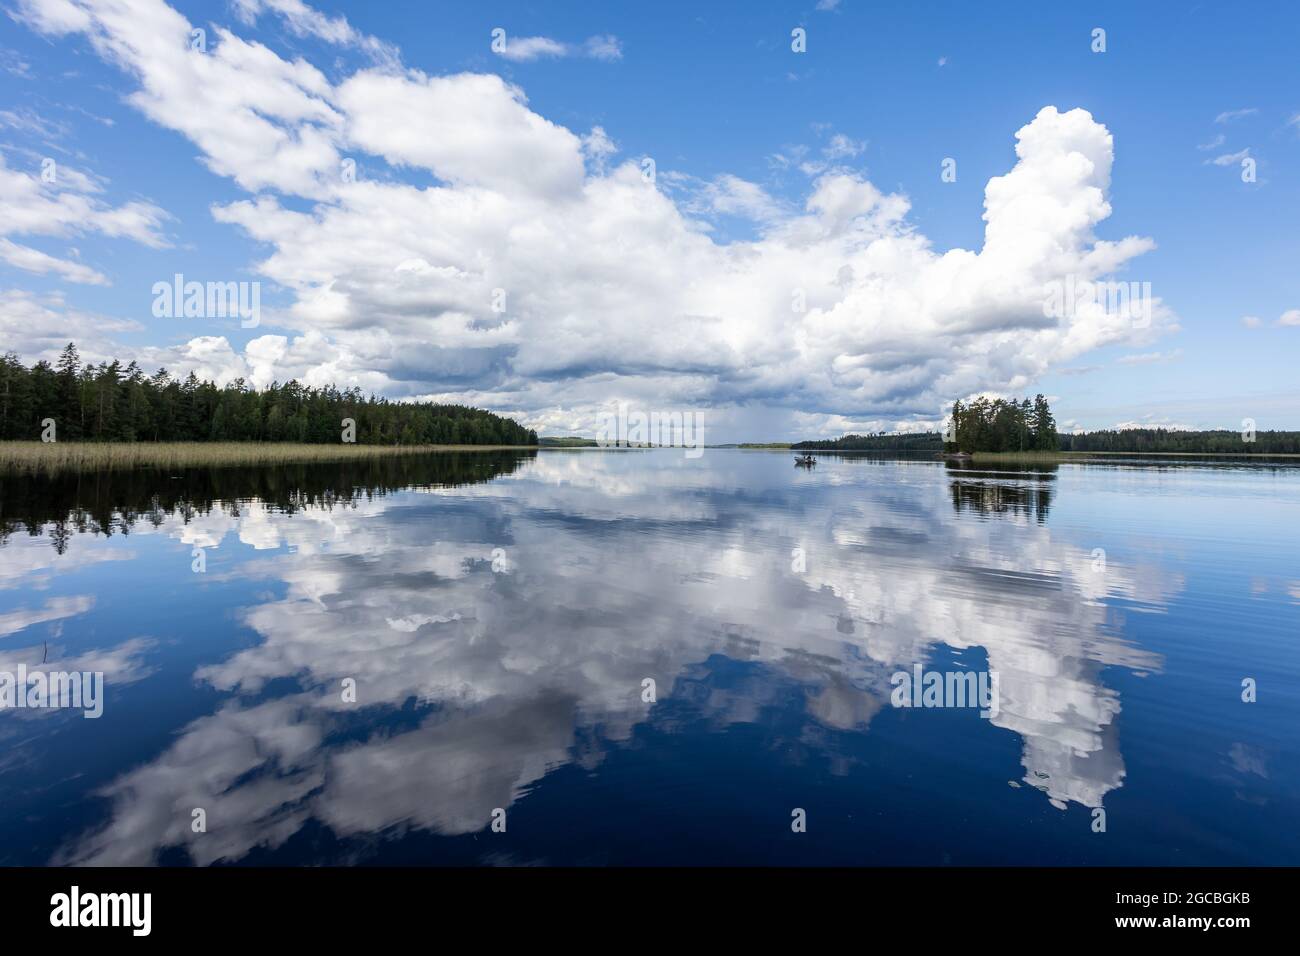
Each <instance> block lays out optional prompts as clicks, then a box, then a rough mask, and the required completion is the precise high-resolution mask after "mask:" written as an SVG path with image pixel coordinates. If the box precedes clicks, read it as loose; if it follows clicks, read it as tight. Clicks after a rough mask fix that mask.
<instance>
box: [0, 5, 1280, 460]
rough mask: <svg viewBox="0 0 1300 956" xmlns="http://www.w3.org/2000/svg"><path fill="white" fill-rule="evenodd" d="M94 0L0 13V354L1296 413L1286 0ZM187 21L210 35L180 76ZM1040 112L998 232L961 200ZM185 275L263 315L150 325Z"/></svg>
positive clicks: (522, 383) (787, 415)
mask: <svg viewBox="0 0 1300 956" xmlns="http://www.w3.org/2000/svg"><path fill="white" fill-rule="evenodd" d="M121 3H122V5H124V6H126V7H129V8H131V9H130V10H129V12H128V14H127V15H125V16H121V17H117V16H114V15H113V12H112V11H113V8H114V7H115V6H117V5H116V4H110V3H102V4H101V3H100V2H99V0H5V3H4V9H5V11H6V13H7V16H4V17H2V18H0V155H2V156H3V159H4V163H5V167H4V170H3V172H4V174H5V180H4V181H5V188H4V191H3V192H0V212H3V213H4V216H3V219H0V223H3V225H0V243H8V245H7V246H4V245H0V251H4V252H5V253H6V255H4V256H3V257H0V294H3V296H4V298H3V300H0V303H2V304H3V306H4V311H5V314H4V317H3V318H2V319H0V329H3V331H4V338H5V340H6V341H5V342H4V343H3V346H4V347H5V348H6V349H14V350H15V351H18V352H20V354H23V355H24V357H26V358H28V359H29V360H30V359H34V358H37V357H41V356H48V355H50V354H51V353H52V350H56V349H57V347H58V346H59V344H61V342H62V341H66V340H67V339H69V338H75V339H76V340H77V341H78V343H79V345H80V346H81V347H82V350H83V352H85V353H86V354H87V355H89V356H91V357H95V358H102V357H105V356H108V355H114V354H115V355H120V356H123V357H125V358H138V359H139V360H140V361H141V362H142V363H148V364H149V366H150V367H155V366H157V365H159V364H166V365H167V366H168V367H169V368H173V369H179V370H184V369H188V368H194V369H196V370H198V371H199V372H200V373H201V374H208V375H214V376H216V377H219V378H230V377H234V376H235V375H243V376H244V377H246V378H249V379H251V380H253V381H256V382H259V383H265V381H267V380H269V378H271V377H276V378H281V379H283V378H287V377H290V376H298V377H302V378H306V379H308V380H311V381H336V382H338V383H339V384H341V385H346V384H354V383H355V384H360V385H361V386H362V387H364V388H367V389H373V390H377V391H382V392H384V393H386V394H390V395H392V396H394V397H407V396H422V397H438V398H446V397H451V396H455V397H457V398H460V399H463V400H467V401H470V402H473V403H475V404H482V405H486V406H488V407H491V408H494V409H498V410H503V411H508V412H511V413H513V414H516V415H517V416H518V417H520V418H522V419H524V420H526V421H528V423H530V424H532V425H534V426H535V427H538V428H539V429H541V430H542V431H544V432H550V433H567V432H570V431H578V432H583V431H585V432H588V433H590V432H591V430H592V428H593V425H594V422H595V421H596V420H597V419H598V418H599V416H600V414H601V409H602V408H604V407H606V406H608V404H609V403H610V402H613V401H619V400H624V401H630V402H632V403H634V404H641V405H645V406H647V407H650V408H664V409H668V408H702V409H707V410H708V411H709V414H710V422H711V425H710V430H711V432H712V434H711V435H710V440H718V441H727V440H746V439H778V438H783V437H805V436H810V435H813V434H818V435H821V434H834V433H838V432H839V431H841V430H848V429H876V430H878V429H887V430H892V429H894V428H917V427H923V426H926V425H927V424H929V423H932V422H935V421H937V420H938V419H939V418H940V417H941V414H942V407H943V405H944V404H945V403H947V402H950V401H951V400H952V399H953V398H957V397H962V398H965V397H967V396H969V395H972V394H976V393H979V392H988V393H997V394H1002V393H1025V392H1034V391H1042V392H1044V393H1046V394H1048V395H1050V396H1053V397H1054V399H1055V401H1054V404H1055V406H1056V408H1057V410H1058V419H1060V420H1061V421H1063V422H1067V423H1070V424H1071V425H1077V426H1080V427H1087V428H1094V427H1111V426H1114V425H1116V424H1119V423H1130V422H1132V423H1148V422H1149V423H1154V424H1172V425H1188V426H1196V427H1233V428H1235V427H1238V426H1239V424H1240V422H1241V420H1242V419H1243V418H1246V417H1251V418H1254V419H1256V420H1257V422H1258V423H1259V427H1260V428H1270V427H1275V428H1300V387H1297V386H1296V385H1295V374H1294V371H1293V368H1294V366H1295V358H1296V356H1297V348H1298V346H1300V312H1297V311H1295V310H1300V269H1298V268H1297V267H1296V263H1297V262H1300V230H1298V229H1297V228H1296V224H1297V223H1298V222H1300V191H1298V188H1297V180H1298V178H1300V82H1297V79H1298V76H1297V74H1298V72H1300V71H1298V68H1297V65H1296V62H1297V61H1296V57H1295V49H1294V38H1295V36H1296V28H1297V26H1300V11H1298V10H1297V8H1296V7H1295V6H1294V5H1293V4H1284V3H1277V4H1269V3H1262V4H1253V5H1251V6H1250V8H1249V10H1247V11H1243V10H1242V9H1241V8H1240V7H1235V6H1233V5H1231V4H1216V3H1195V4H1185V5H1184V4H1172V3H1161V4H1142V5H1135V4H1125V3H1115V4H1088V5H1084V4H1070V5H1055V4H1054V5H1046V4H1012V3H1005V4H994V5H990V6H983V7H978V8H977V7H974V6H972V5H970V4H959V3H938V4H925V5H922V4H912V3H867V2H860V0H859V2H855V0H841V2H839V3H838V4H834V5H831V4H828V3H822V4H820V5H817V4H811V3H810V4H803V5H799V4H780V3H772V4H753V3H746V4H741V3H735V4H725V3H718V4H707V5H702V4H692V3H680V4H674V3H666V4H660V5H656V6H654V7H653V8H646V7H644V6H641V5H634V4H628V5H612V4H611V5H602V6H601V7H600V8H590V9H589V8H586V7H585V6H579V5H567V4H550V5H548V4H496V3H492V4H487V3H484V4H438V5H430V4H421V3H384V4H352V3H320V4H317V5H315V6H314V7H307V6H305V5H304V4H302V3H300V2H298V0H238V2H236V3H230V4H226V3H174V4H172V5H171V9H170V10H169V9H168V8H167V5H165V4H163V3H162V2H161V0H121ZM818 6H823V7H825V6H831V9H818ZM173 11H174V12H173ZM182 18H183V19H182ZM183 21H188V22H189V26H190V27H203V28H204V29H205V30H207V34H208V38H209V39H210V41H211V42H210V43H209V44H208V48H207V49H206V50H204V51H187V52H186V54H185V55H182V56H178V57H177V58H176V59H175V60H174V62H173V61H172V59H171V58H172V56H173V53H174V51H175V50H176V49H177V48H178V47H180V46H181V44H182V43H183V40H184V36H185V35H186V34H187V33H188V29H185V24H184V22H183ZM797 27H801V28H803V29H804V30H805V31H806V37H807V43H806V46H807V50H806V52H804V53H795V52H793V51H792V50H791V31H792V30H793V29H795V28H797ZM1097 27H1101V28H1104V29H1105V31H1106V34H1105V42H1106V49H1105V52H1093V50H1092V49H1091V47H1092V45H1093V38H1092V31H1093V29H1094V28H1097ZM496 28H501V29H503V30H504V31H505V36H506V47H505V51H506V55H502V53H501V52H500V51H495V52H494V50H493V49H492V47H491V42H492V31H493V30H494V29H496ZM221 29H229V30H230V31H231V39H230V40H229V41H227V40H226V39H225V37H223V36H221V35H220V30H221ZM160 35H162V36H168V38H169V39H168V40H167V43H169V44H170V45H169V46H167V48H166V51H167V52H166V55H165V56H164V55H162V53H160V52H159V50H160V49H161V48H158V47H153V46H151V44H152V43H154V42H156V38H157V37H158V36H160ZM151 37H153V38H155V39H153V40H151V39H150V38H151ZM511 44H515V45H514V46H511ZM197 57H206V58H207V60H206V61H205V62H198V63H196V62H195V61H194V58H197ZM492 77H499V78H500V80H503V81H504V83H501V82H499V81H497V80H493V79H490V78H492ZM444 80H445V82H442V81H444ZM1046 107H1055V108H1056V111H1059V112H1056V111H1054V113H1053V115H1051V116H1041V115H1040V111H1042V110H1044V108H1046ZM1076 109H1081V110H1085V111H1087V114H1090V116H1089V117H1088V119H1087V120H1086V121H1085V120H1084V119H1083V118H1082V117H1083V114H1074V113H1071V112H1070V111H1072V110H1076ZM250 116H251V117H253V118H254V119H253V120H250V119H249V117H250ZM259 117H260V119H259ZM1036 117H1039V119H1038V120H1036V119H1035V118H1036ZM1066 117H1069V118H1068V119H1067V118H1066ZM1031 123H1033V124H1034V127H1033V128H1034V130H1035V131H1036V132H1035V133H1034V134H1033V136H1032V137H1031V138H1032V139H1033V140H1034V141H1035V142H1039V143H1040V144H1041V145H1040V147H1039V149H1038V152H1037V153H1036V154H1035V155H1033V156H1029V157H1021V158H1020V159H1021V160H1022V164H1021V167H1020V168H1019V171H1018V173H1017V174H1015V175H1014V176H1013V177H1010V178H1011V180H1012V181H1011V183H1010V184H1009V185H1008V189H1009V190H1010V191H1011V193H1012V195H1011V197H1010V199H1009V201H1008V203H1007V212H1006V213H1005V214H1004V215H1003V218H1002V220H1001V222H1002V225H1001V226H1000V227H999V228H1001V229H1002V230H1003V232H1002V240H1001V242H1002V245H1001V246H1000V247H999V251H997V253H996V254H994V250H992V249H988V250H983V247H984V245H985V226H986V223H985V221H984V220H983V218H982V216H983V214H984V211H985V199H986V193H985V190H986V186H987V185H988V183H989V181H990V179H992V178H994V177H1005V176H1008V174H1009V173H1012V171H1013V169H1016V168H1017V161H1018V157H1017V154H1016V151H1015V148H1016V133H1017V131H1018V130H1021V129H1022V128H1026V127H1027V126H1028V125H1029V124H1031ZM304 130H307V133H306V134H304ZM595 130H599V131H600V133H599V134H596V133H595V132H594V131H595ZM1106 134H1109V137H1110V140H1109V143H1106V142H1105V141H1104V140H1105V135H1106ZM295 142H296V143H298V144H299V146H301V144H302V143H303V142H305V143H307V145H306V146H302V148H300V149H297V150H295V149H294V148H293V146H294V144H295ZM579 143H581V144H582V145H581V147H579V145H578V144H579ZM602 143H603V144H607V145H605V146H602V145H601V144H602ZM645 157H650V158H652V159H653V161H654V164H655V170H656V177H657V178H656V181H655V182H654V183H652V184H650V188H651V189H653V190H655V191H657V195H656V196H646V195H645V194H644V193H643V192H639V191H638V190H639V189H640V186H642V185H645V184H644V182H642V181H641V179H640V178H639V177H638V176H636V175H633V174H634V173H639V172H640V171H641V170H642V169H643V165H642V163H643V159H644V158H645ZM1070 157H1075V158H1085V157H1086V160H1087V162H1089V163H1090V164H1091V165H1093V166H1096V167H1097V168H1098V169H1103V168H1104V167H1106V165H1107V164H1109V172H1108V174H1106V175H1103V174H1102V173H1094V174H1092V176H1091V178H1089V177H1087V176H1085V177H1082V178H1080V179H1078V180H1077V181H1074V180H1070V179H1069V176H1070V174H1069V170H1070V169H1071V168H1072V167H1071V165H1070V162H1071V161H1070ZM340 158H351V159H353V160H354V161H355V162H356V165H357V171H358V174H357V180H358V181H359V182H360V183H363V184H367V187H373V188H374V189H375V190H376V193H375V194H374V195H373V196H372V195H369V194H367V195H366V196H364V197H363V198H362V199H358V198H356V195H355V193H352V194H349V193H345V192H343V191H342V190H341V189H340V188H339V187H338V186H337V185H336V184H335V183H334V182H333V181H332V180H330V176H331V170H333V169H334V168H335V167H336V166H337V165H338V160H339V159H340ZM945 158H952V159H955V160H956V173H957V175H956V181H954V182H944V181H942V180H941V177H940V169H941V163H942V162H943V160H944V159H945ZM44 159H53V160H54V161H55V162H56V163H57V164H58V165H57V168H58V170H59V172H60V173H61V174H62V175H61V176H60V178H59V180H58V181H57V182H56V183H54V184H50V183H42V182H41V181H40V179H39V176H40V169H41V162H42V160H44ZM1242 159H1250V160H1253V162H1254V177H1255V181H1254V182H1245V181H1243V168H1242V166H1241V160H1242ZM575 163H576V164H577V167H575V166H574V164H575ZM574 168H578V171H577V173H576V174H575V173H574V171H573V169H574ZM620 170H622V171H621V172H620ZM575 175H576V177H577V178H576V179H575V178H574V177H575ZM868 183H869V184H870V186H869V187H868V186H865V185H863V184H868ZM1098 183H1102V184H1103V185H1102V187H1101V193H1099V194H1097V195H1098V196H1100V197H1101V201H1103V202H1104V203H1107V204H1108V205H1109V215H1105V214H1102V213H1098V212H1097V211H1096V208H1097V207H1096V205H1095V203H1093V199H1094V198H1095V197H1094V194H1093V193H1092V192H1090V191H1089V190H1091V189H1093V188H1094V187H1097V185H1098ZM579 193H580V194H581V198H580V199H579V198H578V196H579ZM818 197H820V198H818ZM426 199H427V200H428V206H427V208H425V206H423V205H422V203H423V202H424V200H426ZM629 204H631V205H632V206H635V208H630V207H629ZM900 204H901V205H900ZM1088 204H1092V212H1090V213H1087V214H1086V215H1085V219H1086V222H1085V223H1084V224H1083V226H1081V227H1080V228H1081V229H1082V230H1083V231H1082V232H1080V231H1078V230H1071V231H1068V234H1067V232H1065V231H1061V229H1058V228H1057V226H1056V225H1054V224H1056V223H1060V222H1062V221H1063V220H1064V219H1065V218H1066V211H1068V210H1076V211H1078V210H1079V209H1080V208H1081V206H1082V205H1088ZM6 207H7V208H6ZM832 207H833V210H832ZM308 227H310V228H308ZM370 230H373V234H372V233H371V231H370ZM1021 233H1023V235H1021ZM1126 237H1145V238H1147V239H1149V240H1150V243H1147V244H1145V245H1144V246H1143V248H1145V249H1146V251H1135V249H1130V250H1128V252H1126V253H1125V254H1122V255H1117V256H1116V257H1115V258H1114V264H1115V269H1114V270H1113V271H1102V272H1098V271H1096V269H1097V268H1098V265H1097V258H1098V257H1097V256H1096V255H1092V256H1091V257H1090V255H1089V253H1090V250H1093V249H1094V246H1095V243H1096V242H1097V241H1101V242H1103V243H1104V242H1106V241H1111V242H1118V241H1120V240H1123V239H1125V238H1126ZM1152 244H1153V247H1150V246H1151V245H1152ZM1148 247H1149V248H1148ZM954 249H964V250H970V252H971V255H972V256H974V255H976V254H979V255H980V258H979V260H978V261H976V260H969V259H968V258H967V257H966V256H964V255H950V256H947V257H946V258H944V257H945V254H946V253H950V252H951V251H952V250H954ZM982 250H983V251H982ZM1035 250H1037V251H1035ZM1052 250H1054V251H1052ZM552 257H553V258H552ZM845 264H848V266H847V267H848V268H849V270H850V273H849V275H848V277H847V278H846V277H845V275H844V274H843V273H841V272H839V270H840V269H841V268H843V267H844V266H845ZM177 272H179V273H183V274H184V275H185V276H186V277H187V278H193V279H198V280H200V281H208V280H210V281H249V282H253V281H257V282H260V283H261V291H262V296H263V303H264V311H263V314H262V316H261V318H260V321H259V324H258V326H257V327H256V328H247V329H246V328H241V327H240V323H239V322H238V321H237V320H231V319H229V318H225V317H210V318H204V317H199V318H190V319H182V318H158V317H155V316H154V315H153V314H151V305H152V302H153V295H152V292H151V289H152V286H153V284H154V283H156V282H158V281H160V280H169V279H170V278H171V276H172V275H173V274H174V273H177ZM954 274H957V275H958V278H957V279H955V280H953V285H952V289H949V290H948V291H946V292H944V293H943V294H940V293H937V292H935V289H936V288H937V287H939V286H940V285H944V283H946V282H948V281H949V279H951V278H952V276H953V275H954ZM1069 274H1075V275H1078V276H1080V277H1081V278H1083V277H1085V276H1086V277H1087V278H1090V279H1092V280H1094V281H1104V280H1105V279H1107V278H1114V279H1118V280H1123V281H1127V282H1140V283H1143V282H1149V283H1150V289H1151V293H1152V295H1153V296H1154V297H1155V298H1156V299H1158V300H1159V305H1158V307H1157V310H1156V320H1155V322H1154V323H1152V327H1151V328H1148V329H1140V330H1137V331H1131V330H1130V331H1124V330H1117V328H1116V327H1115V326H1114V325H1113V324H1108V323H1106V322H1104V321H1101V320H1097V319H1095V317H1094V319H1077V321H1072V320H1066V321H1063V322H1062V323H1060V324H1059V327H1057V328H1053V329H1044V328H1043V327H1042V323H1040V322H1037V321H1036V320H1035V318H1034V315H1033V313H1034V295H1035V293H1034V291H1033V290H1034V289H1041V287H1042V285H1043V283H1044V282H1047V281H1057V280H1058V279H1060V278H1062V277H1064V276H1066V275H1069ZM837 276H838V278H836V277H837ZM1013 287H1014V288H1013ZM498 288H499V289H503V290H504V291H505V292H506V293H507V294H508V296H509V301H510V303H511V305H510V306H509V307H507V308H505V309H504V310H502V311H496V310H494V309H492V308H491V307H489V306H488V305H487V303H488V301H489V299H490V295H489V293H490V292H491V291H492V290H494V289H498ZM945 288H946V286H945ZM800 290H802V292H803V293H804V294H805V295H806V299H807V306H806V309H805V311H801V312H794V311H792V307H791V305H790V301H791V297H792V295H793V294H794V293H795V292H797V291H800ZM1245 317H1251V320H1247V321H1243V320H1244V319H1245ZM1073 318H1074V317H1072V319H1073Z"/></svg>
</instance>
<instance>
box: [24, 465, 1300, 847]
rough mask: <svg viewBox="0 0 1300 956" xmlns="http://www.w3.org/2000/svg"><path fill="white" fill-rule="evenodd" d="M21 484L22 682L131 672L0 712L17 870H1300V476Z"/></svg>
mask: <svg viewBox="0 0 1300 956" xmlns="http://www.w3.org/2000/svg"><path fill="white" fill-rule="evenodd" d="M0 509H2V510H0V532H2V533H3V534H4V537H3V543H2V544H0V671H3V672H7V673H9V674H11V675H17V674H19V673H20V670H19V669H20V668H22V669H23V672H25V673H27V674H28V675H29V679H30V674H31V672H34V671H42V670H44V671H46V672H52V671H61V672H64V673H68V674H72V673H75V674H81V675H92V674H100V675H102V693H101V695H100V697H99V699H98V701H97V702H96V707H97V708H98V709H99V710H100V711H101V713H100V714H99V715H98V716H96V717H87V716H85V715H86V714H87V713H90V708H89V705H88V704H87V702H86V701H85V700H83V702H82V707H81V709H78V708H77V707H74V706H64V707H48V706H47V707H41V706H24V707H18V706H16V704H14V705H12V706H9V707H7V708H6V709H4V710H3V711H0V769H2V770H3V773H0V863H4V864H45V863H89V864H128V865H136V864H140V865H147V864H199V865H209V864H249V865H254V864H353V863H375V864H497V865H502V864H505V865H510V864H515V865H525V864H567V865H603V864H613V865H617V864H688V865H689V864H881V865H892V864H903V865H945V864H951V865H972V864H994V865H998V864H1060V865H1074V864H1085V865H1094V864H1096V865H1100V864H1109V865H1135V864H1136V865H1143V864H1153V865H1154V864H1174V865H1178V864H1186V865H1239V864H1297V863H1300V835H1298V832H1297V827H1296V820H1297V818H1298V817H1300V759H1297V757H1298V756H1300V755H1298V753H1297V751H1298V749H1300V746H1298V744H1297V728H1300V549H1298V548H1297V544H1296V534H1297V530H1300V467H1295V466H1292V465H1288V464H1285V463H1280V464H1263V463H1207V462H1200V463H1198V462H1180V461H1172V460H1147V461H1141V460H1137V461H1133V460H1126V461H1106V462H1101V463H1096V464H1076V463H1068V464H1061V465H1059V466H1051V465H1048V466H1021V467H1016V466H1011V465H988V466H974V465H968V464H959V463H945V462H940V461H931V460H925V459H923V458H916V459H910V460H909V459H897V458H895V459H886V458H880V457H873V456H869V455H858V456H852V455H844V456H832V455H821V456H820V457H819V461H818V464H817V465H816V467H815V468H811V469H805V468H798V467H795V466H794V465H793V462H792V455H791V454H789V453H786V452H763V451H745V450H724V449H709V450H706V451H705V452H704V453H703V455H702V456H700V457H698V458H690V457H687V456H686V455H685V454H683V452H682V451H680V450H671V449H664V450H656V451H615V450H573V451H542V452H523V451H521V452H482V453H472V452H470V453H463V454H443V455H433V456H428V457H402V458H385V459H378V460H374V461H362V462H352V463H344V464H333V465H312V466H292V467H277V468H261V469H219V470H213V471H187V472H185V473H183V474H179V475H171V474H167V473H157V472H151V471H143V472H129V473H119V474H114V475H106V474H101V475H80V476H77V475H64V476H59V477H56V478H41V479H39V480H35V479H24V478H14V477H12V476H11V477H4V478H0ZM13 680H15V681H16V680H17V677H14V678H13ZM91 680H92V679H91V677H90V676H87V677H86V687H87V697H89V690H88V688H89V686H90V684H91ZM17 689H18V685H17V684H15V685H14V686H13V687H12V688H11V690H13V691H14V692H15V696H14V697H13V701H17V699H18V698H17ZM963 691H965V693H963ZM37 703H39V698H37Z"/></svg>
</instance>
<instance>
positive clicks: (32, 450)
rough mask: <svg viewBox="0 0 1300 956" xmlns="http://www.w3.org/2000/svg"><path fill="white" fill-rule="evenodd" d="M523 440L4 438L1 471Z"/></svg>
mask: <svg viewBox="0 0 1300 956" xmlns="http://www.w3.org/2000/svg"><path fill="white" fill-rule="evenodd" d="M525 447H531V446H523V445H345V444H338V445H305V444H298V443H295V442H265V443H262V442H39V441H3V442H0V474H55V473H58V472H65V471H127V470H130V469H133V468H156V469H183V468H230V467H235V468H237V467H240V466H250V465H251V466H255V465H289V464H299V463H312V462H328V461H353V460H356V459H363V458H375V457H380V456H386V455H428V454H434V453H439V452H453V451H500V450H503V449H513V450H518V449H522V448H525Z"/></svg>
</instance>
